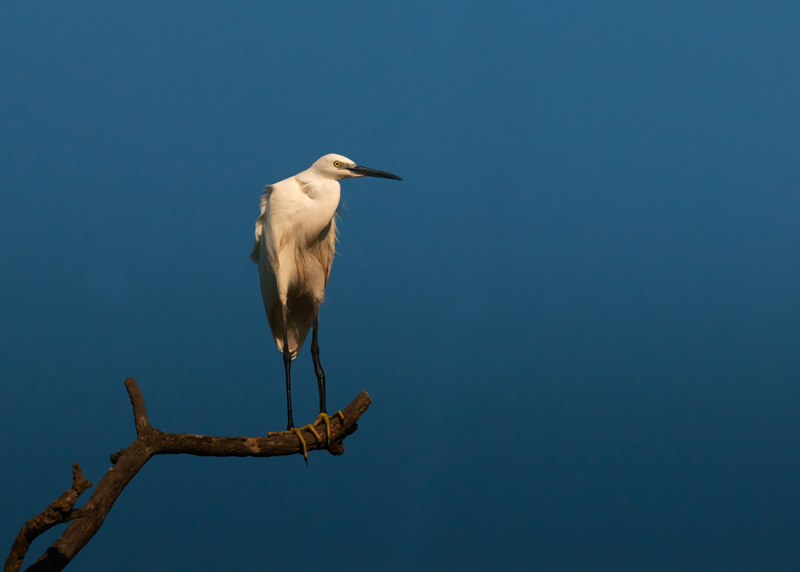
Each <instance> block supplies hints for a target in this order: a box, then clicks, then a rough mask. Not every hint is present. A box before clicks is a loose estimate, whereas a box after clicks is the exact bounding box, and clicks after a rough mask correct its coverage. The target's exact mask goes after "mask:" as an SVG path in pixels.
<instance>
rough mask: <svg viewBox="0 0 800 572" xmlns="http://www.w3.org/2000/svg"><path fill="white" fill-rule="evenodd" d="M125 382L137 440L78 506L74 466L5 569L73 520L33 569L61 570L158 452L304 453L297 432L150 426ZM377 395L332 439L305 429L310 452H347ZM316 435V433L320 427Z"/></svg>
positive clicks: (355, 405)
mask: <svg viewBox="0 0 800 572" xmlns="http://www.w3.org/2000/svg"><path fill="white" fill-rule="evenodd" d="M125 387H126V388H127V389H128V395H129V396H130V399H131V405H132V406H133V419H134V424H135V426H136V440H134V441H133V443H131V444H130V446H128V447H127V448H125V449H121V450H120V451H117V452H116V453H114V454H113V455H111V463H112V467H111V468H110V469H109V470H108V472H107V473H106V474H105V476H104V477H103V478H102V479H101V480H100V482H99V483H98V484H97V488H96V489H95V490H94V493H92V496H91V497H89V500H88V501H86V504H85V505H84V506H83V507H81V508H79V509H77V510H73V507H74V506H75V501H76V500H77V499H78V496H80V495H81V494H82V493H83V492H84V491H85V490H86V489H87V488H88V487H91V486H92V484H91V483H90V482H89V481H87V480H86V479H85V478H84V477H83V474H82V473H81V469H80V467H79V466H78V464H77V463H75V464H74V465H73V466H72V468H73V480H72V483H73V484H72V488H71V489H69V490H68V491H66V492H65V493H64V494H62V495H61V496H60V497H58V499H56V500H55V501H54V502H53V503H52V504H51V505H50V506H49V507H47V509H45V511H44V512H43V513H41V514H40V515H38V516H35V517H34V518H32V519H30V520H29V521H28V522H27V523H25V525H24V526H23V527H22V530H21V531H20V533H19V535H18V536H17V539H16V541H15V542H14V545H13V547H12V549H11V554H10V556H9V557H8V559H7V560H6V563H5V566H4V568H3V572H18V571H19V570H20V568H21V567H22V560H23V559H24V558H25V554H26V552H27V551H28V547H29V546H30V544H31V542H32V541H33V540H34V539H35V538H36V537H37V536H39V535H40V534H42V533H43V532H44V531H46V530H47V529H49V528H52V527H53V526H55V525H57V524H61V523H65V522H68V521H70V520H71V521H73V522H72V524H71V525H70V526H69V527H68V528H67V529H66V530H65V531H64V533H63V534H62V535H61V536H60V537H59V538H58V540H56V541H55V542H54V543H53V544H52V546H50V548H48V549H47V551H46V552H45V553H44V554H43V555H42V556H41V557H40V558H39V560H37V561H36V562H35V563H34V564H33V565H32V566H30V567H29V568H28V571H37V572H39V571H48V572H49V571H55V570H62V569H63V568H64V567H65V566H66V565H67V564H69V562H70V561H71V560H72V559H73V558H74V557H75V555H76V554H77V553H78V552H79V551H80V550H81V548H83V547H84V546H85V545H86V543H87V542H89V540H91V538H92V536H94V535H95V533H96V532H97V531H98V530H99V529H100V527H101V526H102V524H103V521H104V520H105V518H106V516H107V515H108V511H110V510H111V507H112V506H113V505H114V502H115V501H116V500H117V498H118V497H119V495H120V493H121V492H122V490H123V489H124V488H125V486H126V485H127V484H128V483H129V482H130V480H131V479H132V478H133V477H134V476H135V475H136V473H138V472H139V470H140V469H141V468H142V467H143V466H144V464H145V463H146V462H147V461H149V460H150V459H151V458H152V457H153V456H154V455H177V454H187V455H199V456H204V457H277V456H283V455H295V454H297V453H302V452H303V446H302V444H301V443H300V440H299V439H298V438H297V437H296V436H295V435H293V434H279V435H273V436H268V437H209V436H205V435H193V434H190V433H164V432H163V431H159V430H158V429H156V428H154V427H153V426H151V425H150V421H149V420H148V418H147V410H146V409H145V404H144V397H142V392H141V390H140V389H139V384H137V383H136V380H135V379H133V378H132V377H129V378H128V379H126V380H125ZM370 403H372V400H371V399H370V397H369V395H368V394H367V392H366V391H362V392H361V393H359V394H358V396H357V397H356V398H355V399H354V400H353V402H352V403H350V405H348V406H347V407H346V408H345V409H344V410H342V414H343V419H341V418H339V417H338V416H337V417H332V418H331V423H330V442H328V440H327V434H326V430H325V426H324V425H322V426H319V427H316V428H310V429H306V430H305V431H303V436H304V439H305V442H306V446H307V448H308V451H314V450H318V449H327V450H328V452H330V453H331V454H332V455H341V454H342V453H344V445H343V441H344V439H345V438H346V437H347V436H348V435H351V434H353V433H354V432H355V431H356V429H358V425H357V421H358V420H359V418H360V417H361V415H362V414H363V413H364V412H365V411H366V410H367V408H368V407H369V405H370ZM315 429H316V434H313V433H312V432H315Z"/></svg>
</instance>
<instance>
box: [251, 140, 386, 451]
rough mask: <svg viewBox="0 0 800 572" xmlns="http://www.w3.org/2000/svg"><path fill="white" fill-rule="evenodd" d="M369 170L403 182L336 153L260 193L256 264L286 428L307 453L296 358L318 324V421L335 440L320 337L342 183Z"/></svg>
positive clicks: (371, 174) (315, 349)
mask: <svg viewBox="0 0 800 572" xmlns="http://www.w3.org/2000/svg"><path fill="white" fill-rule="evenodd" d="M365 176H366V177H381V178H384V179H395V180H398V181H402V179H401V178H400V177H398V176H397V175H392V174H390V173H384V172H383V171H376V170H374V169H367V168H366V167H361V166H359V165H356V164H355V163H354V162H353V161H351V160H350V159H348V158H347V157H342V156H341V155H335V154H330V155H325V156H324V157H321V158H320V159H318V160H317V161H316V162H315V163H314V164H313V165H311V167H310V168H309V169H307V170H305V171H303V172H302V173H298V174H297V175H295V176H294V177H289V178H288V179H284V180H283V181H280V182H278V183H275V184H273V185H267V187H266V188H265V189H264V194H263V195H262V196H261V216H259V217H258V219H257V220H256V242H255V245H254V246H253V252H252V254H251V255H250V260H252V261H253V262H255V263H256V264H258V273H259V275H260V278H261V296H262V298H263V300H264V309H265V310H266V313H267V321H268V322H269V327H270V330H272V335H273V337H274V338H275V344H276V345H277V346H278V350H280V351H281V352H282V353H283V365H284V368H285V369H286V407H287V411H288V416H289V423H288V427H287V430H286V432H293V433H295V434H296V435H297V436H298V438H299V439H300V442H301V443H302V445H303V451H304V455H305V448H306V447H305V441H304V440H303V437H302V435H301V434H300V430H298V429H296V428H295V427H294V422H293V421H292V382H291V375H290V370H291V365H292V360H293V359H294V358H295V357H297V354H298V353H299V352H300V349H301V348H302V347H303V342H304V341H305V339H306V335H307V334H308V330H309V329H310V328H313V331H312V334H311V357H312V359H313V360H314V371H315V373H316V375H317V385H318V389H319V415H318V416H317V420H316V421H315V423H314V426H316V425H319V423H320V422H324V423H325V426H326V428H327V436H328V441H330V417H329V416H328V412H327V408H326V403H325V372H324V371H323V370H322V366H321V365H320V361H319V344H318V342H317V330H318V327H319V317H318V315H319V305H320V304H321V303H322V301H323V299H324V297H325V287H326V286H327V284H328V276H329V274H330V271H331V264H332V263H333V255H334V251H335V243H336V219H335V214H336V209H337V207H338V206H339V193H340V186H339V181H341V180H342V179H350V178H354V177H365ZM337 414H338V415H339V416H341V412H337ZM308 427H311V431H312V433H314V435H315V436H316V435H317V433H316V431H315V430H314V429H313V427H312V426H310V425H307V426H305V427H302V428H301V429H306V428H308ZM306 462H307V459H306Z"/></svg>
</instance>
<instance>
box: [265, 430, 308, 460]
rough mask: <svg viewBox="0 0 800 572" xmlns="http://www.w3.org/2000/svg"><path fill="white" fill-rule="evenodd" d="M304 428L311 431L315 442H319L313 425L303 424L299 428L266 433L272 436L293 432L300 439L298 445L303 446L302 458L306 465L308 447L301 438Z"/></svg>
mask: <svg viewBox="0 0 800 572" xmlns="http://www.w3.org/2000/svg"><path fill="white" fill-rule="evenodd" d="M306 429H308V430H309V431H311V434H312V435H314V439H315V440H316V441H317V443H319V442H320V440H319V435H318V434H317V430H316V429H314V426H313V425H304V426H303V427H300V429H298V428H296V427H292V428H291V429H287V430H286V431H270V432H269V433H267V437H272V436H274V435H288V434H289V433H294V434H295V435H297V439H298V440H299V441H300V446H301V447H302V448H303V459H305V461H306V465H308V447H306V440H305V439H303V433H302V432H303V431H305V430H306Z"/></svg>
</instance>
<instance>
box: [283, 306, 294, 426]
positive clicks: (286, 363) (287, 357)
mask: <svg viewBox="0 0 800 572" xmlns="http://www.w3.org/2000/svg"><path fill="white" fill-rule="evenodd" d="M283 367H284V368H286V409H287V411H288V414H289V425H288V426H287V427H286V430H287V431H288V430H289V429H291V428H292V427H294V422H293V421H292V377H291V374H290V371H291V369H292V354H291V352H289V338H288V334H287V333H286V306H284V307H283Z"/></svg>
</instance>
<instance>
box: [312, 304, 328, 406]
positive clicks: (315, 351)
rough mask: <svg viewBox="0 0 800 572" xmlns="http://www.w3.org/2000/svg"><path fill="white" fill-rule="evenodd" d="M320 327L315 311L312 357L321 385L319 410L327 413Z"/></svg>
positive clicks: (318, 382)
mask: <svg viewBox="0 0 800 572" xmlns="http://www.w3.org/2000/svg"><path fill="white" fill-rule="evenodd" d="M318 329H319V317H318V316H317V312H314V329H313V331H312V332H311V357H312V358H313V360H314V372H315V373H316V374H317V385H318V386H319V412H320V413H327V412H328V410H327V407H326V405H325V372H324V371H322V366H321V365H320V363H319V342H318V341H317V330H318Z"/></svg>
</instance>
